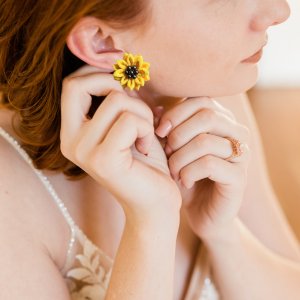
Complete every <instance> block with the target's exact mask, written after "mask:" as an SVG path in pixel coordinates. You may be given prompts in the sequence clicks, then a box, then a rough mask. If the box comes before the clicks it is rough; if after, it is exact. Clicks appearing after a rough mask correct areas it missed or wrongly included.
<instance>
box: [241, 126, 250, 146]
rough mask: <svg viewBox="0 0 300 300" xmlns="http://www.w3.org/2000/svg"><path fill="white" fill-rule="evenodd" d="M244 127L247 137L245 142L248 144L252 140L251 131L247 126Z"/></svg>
mask: <svg viewBox="0 0 300 300" xmlns="http://www.w3.org/2000/svg"><path fill="white" fill-rule="evenodd" d="M242 126H243V129H244V135H245V137H246V138H245V140H246V141H247V142H248V141H249V140H250V138H251V131H250V129H249V128H248V127H247V126H245V125H242Z"/></svg>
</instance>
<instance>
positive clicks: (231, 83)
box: [209, 64, 259, 98]
mask: <svg viewBox="0 0 300 300" xmlns="http://www.w3.org/2000/svg"><path fill="white" fill-rule="evenodd" d="M258 75H259V68H258V65H257V64H255V65H252V66H249V67H248V69H246V70H245V69H243V70H241V71H240V72H237V73H236V74H235V75H234V76H233V78H230V79H229V80H228V81H226V82H223V84H220V85H219V86H218V88H216V89H215V90H214V91H212V92H211V93H210V94H209V97H211V98H218V97H228V96H233V95H238V94H241V93H244V92H246V91H248V90H249V89H251V88H252V87H253V86H254V85H255V84H256V82H257V80H258Z"/></svg>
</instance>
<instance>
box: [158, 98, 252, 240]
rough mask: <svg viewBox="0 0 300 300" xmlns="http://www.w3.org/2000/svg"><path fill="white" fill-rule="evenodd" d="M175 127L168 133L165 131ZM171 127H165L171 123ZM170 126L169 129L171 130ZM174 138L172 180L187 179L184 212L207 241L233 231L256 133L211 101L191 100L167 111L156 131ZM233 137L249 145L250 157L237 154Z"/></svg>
mask: <svg viewBox="0 0 300 300" xmlns="http://www.w3.org/2000/svg"><path fill="white" fill-rule="evenodd" d="M168 120H169V121H170V124H171V125H172V128H169V131H168V132H163V130H162V129H164V127H165V128H167V127H168V124H169V123H168ZM165 121H166V123H165V125H163V124H162V123H163V122H165ZM166 125H167V126H166ZM155 132H156V134H158V135H159V136H161V137H164V136H165V135H168V139H167V144H166V146H165V148H164V149H165V152H166V155H167V157H168V159H169V160H168V165H169V169H170V172H171V175H172V177H173V178H174V180H175V181H176V182H177V181H179V180H180V179H181V185H182V188H184V186H185V187H186V188H187V189H191V188H192V187H193V188H192V189H191V191H190V192H189V191H188V190H183V194H184V195H183V203H182V205H183V207H184V209H185V210H186V212H187V216H188V219H189V223H190V226H191V228H192V229H193V231H194V232H195V233H196V234H197V235H198V236H199V237H200V238H201V239H203V240H205V239H208V238H212V237H215V236H217V235H218V234H220V232H221V231H222V230H223V229H224V228H226V227H227V226H230V223H231V222H232V221H233V220H234V218H235V217H236V215H237V213H238V211H239V208H240V206H241V203H242V199H243V194H244V189H245V186H246V181H247V168H248V165H249V160H250V151H249V147H248V141H249V137H250V132H249V129H248V128H247V127H245V126H244V125H241V124H238V123H237V122H236V121H235V118H234V116H233V114H232V113H231V112H230V111H229V110H227V109H225V108H224V107H222V106H221V105H220V104H219V103H218V102H217V101H215V100H213V99H210V98H207V97H197V98H196V97H195V98H187V99H186V100H185V101H183V102H181V103H180V104H179V105H177V106H175V107H173V108H172V109H170V110H169V111H167V112H166V113H165V114H164V115H163V116H162V118H161V121H160V125H159V127H158V128H157V129H156V130H155ZM224 137H231V138H234V139H236V140H239V141H241V142H242V143H243V144H244V153H242V155H241V156H240V157H235V158H233V159H231V160H230V161H225V160H224V159H226V158H228V157H229V156H230V155H231V154H232V153H233V147H232V143H231V142H230V141H229V140H227V139H225V138H224Z"/></svg>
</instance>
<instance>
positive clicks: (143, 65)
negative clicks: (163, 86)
mask: <svg viewBox="0 0 300 300" xmlns="http://www.w3.org/2000/svg"><path fill="white" fill-rule="evenodd" d="M149 67H150V64H149V63H147V62H143V63H142V65H141V68H143V69H148V68H149Z"/></svg>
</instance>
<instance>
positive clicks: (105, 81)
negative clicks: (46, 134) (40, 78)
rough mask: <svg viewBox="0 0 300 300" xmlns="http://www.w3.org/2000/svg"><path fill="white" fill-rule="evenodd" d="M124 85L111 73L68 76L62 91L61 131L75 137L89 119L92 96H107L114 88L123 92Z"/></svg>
mask: <svg viewBox="0 0 300 300" xmlns="http://www.w3.org/2000/svg"><path fill="white" fill-rule="evenodd" d="M121 89H122V87H120V84H119V83H118V82H116V81H114V79H113V78H112V76H111V75H110V74H103V73H95V74H90V75H85V76H83V77H72V78H68V77H66V78H65V79H64V80H63V85H62V93H61V119H62V122H61V123H62V124H61V132H62V134H64V133H68V136H69V137H74V136H75V135H76V133H77V132H78V131H79V129H80V128H81V126H82V124H83V123H84V122H86V121H87V120H88V119H87V117H86V115H87V114H88V112H89V109H90V106H91V103H92V97H91V95H95V96H105V95H107V94H109V93H110V92H111V91H113V90H117V91H120V92H121Z"/></svg>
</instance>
